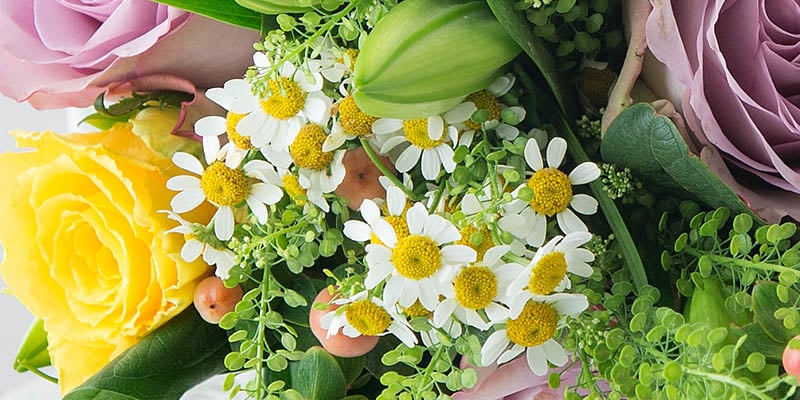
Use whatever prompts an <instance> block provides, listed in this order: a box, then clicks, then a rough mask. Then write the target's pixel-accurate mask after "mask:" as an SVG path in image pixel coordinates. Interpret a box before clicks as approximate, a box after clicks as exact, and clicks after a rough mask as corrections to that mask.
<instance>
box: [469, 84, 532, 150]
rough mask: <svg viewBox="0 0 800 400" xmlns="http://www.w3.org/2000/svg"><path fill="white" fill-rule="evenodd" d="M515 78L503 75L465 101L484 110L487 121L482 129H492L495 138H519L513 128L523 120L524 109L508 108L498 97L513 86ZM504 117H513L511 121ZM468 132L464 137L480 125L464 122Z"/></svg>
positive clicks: (516, 130)
mask: <svg viewBox="0 0 800 400" xmlns="http://www.w3.org/2000/svg"><path fill="white" fill-rule="evenodd" d="M515 81H516V78H515V77H514V75H512V74H505V75H503V76H501V77H499V78H497V79H496V80H495V81H494V82H492V84H491V85H489V87H488V88H486V89H484V90H481V91H478V92H475V93H472V94H470V95H469V96H467V98H466V99H465V101H471V102H473V103H474V104H475V106H476V107H477V109H480V110H485V111H487V112H488V113H489V115H488V116H487V120H486V121H485V122H483V124H482V125H483V127H484V128H485V129H487V130H489V129H493V130H494V131H495V132H496V133H497V136H500V137H501V138H503V139H505V140H514V139H516V137H517V136H519V129H517V127H516V126H515V125H516V123H519V122H520V121H522V120H523V119H525V109H524V108H522V107H519V106H513V107H508V106H506V105H505V104H502V103H501V102H500V100H499V97H500V96H503V95H505V94H506V93H508V91H509V90H511V88H512V87H513V86H514V82H515ZM504 115H508V116H513V118H512V119H513V121H509V120H506V119H504V118H503V116H504ZM465 124H466V127H467V128H468V130H466V131H465V132H464V135H472V134H474V131H475V130H479V129H481V124H478V123H476V122H473V121H472V120H467V121H465Z"/></svg>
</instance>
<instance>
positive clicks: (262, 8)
mask: <svg viewBox="0 0 800 400" xmlns="http://www.w3.org/2000/svg"><path fill="white" fill-rule="evenodd" d="M236 3H238V4H239V5H240V6H242V7H245V8H249V9H251V10H253V11H258V12H260V13H262V14H269V15H275V14H284V13H286V14H291V13H302V12H306V11H311V9H312V8H311V7H312V6H314V5H317V4H319V3H320V0H236Z"/></svg>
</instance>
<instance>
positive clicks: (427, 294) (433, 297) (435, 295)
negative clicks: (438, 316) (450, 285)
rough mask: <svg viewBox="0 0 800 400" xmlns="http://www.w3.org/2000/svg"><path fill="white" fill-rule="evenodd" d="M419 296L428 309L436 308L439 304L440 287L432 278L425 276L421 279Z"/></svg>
mask: <svg viewBox="0 0 800 400" xmlns="http://www.w3.org/2000/svg"><path fill="white" fill-rule="evenodd" d="M416 286H417V287H418V288H419V292H418V293H417V297H418V298H419V302H420V303H421V304H422V306H423V307H425V309H427V310H435V309H436V307H437V306H438V305H439V292H440V291H439V289H437V288H436V286H435V284H434V281H433V279H432V278H425V279H421V280H420V281H419V285H416Z"/></svg>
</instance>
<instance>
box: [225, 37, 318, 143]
mask: <svg viewBox="0 0 800 400" xmlns="http://www.w3.org/2000/svg"><path fill="white" fill-rule="evenodd" d="M253 61H254V62H255V65H256V69H258V70H259V71H260V73H262V74H268V72H269V71H271V69H272V66H271V63H270V61H269V60H268V59H267V56H266V55H265V54H264V53H261V52H258V53H255V54H254V55H253ZM277 72H278V75H279V77H278V78H277V79H269V81H268V82H267V86H268V87H269V92H268V93H267V94H266V95H267V96H268V97H267V98H262V99H260V100H259V104H260V107H256V109H255V110H254V111H253V112H251V113H250V114H248V115H247V116H246V117H244V118H243V119H242V120H241V121H240V122H239V125H237V127H236V128H237V130H238V131H239V133H241V134H242V135H245V136H250V140H251V141H252V143H253V146H256V147H258V148H262V147H264V146H272V147H274V148H276V149H278V150H282V149H285V148H286V147H288V146H289V144H291V143H292V142H293V141H294V138H295V136H297V133H298V132H300V129H301V128H302V127H303V126H304V125H305V124H306V123H309V122H311V123H315V124H318V125H323V126H324V125H326V124H327V121H328V117H329V114H330V107H331V100H330V99H329V98H328V97H327V96H326V95H325V94H323V93H322V85H323V83H324V81H323V79H322V75H320V74H319V72H316V71H313V70H310V68H297V67H295V66H294V65H292V64H291V63H289V62H285V63H283V64H282V65H281V66H280V68H279V69H278V71H277Z"/></svg>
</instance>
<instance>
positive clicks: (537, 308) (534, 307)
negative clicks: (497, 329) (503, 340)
mask: <svg viewBox="0 0 800 400" xmlns="http://www.w3.org/2000/svg"><path fill="white" fill-rule="evenodd" d="M557 325H558V312H557V311H556V309H555V308H553V306H551V305H549V304H546V303H540V302H535V301H529V302H528V303H527V304H525V307H524V308H523V309H522V312H521V313H520V314H519V317H517V319H508V320H506V332H507V334H508V338H509V339H510V340H511V341H512V342H514V343H516V344H518V345H520V346H523V347H533V346H538V345H540V344H542V343H544V342H546V341H548V340H550V338H552V337H553V335H554V334H555V333H556V326H557Z"/></svg>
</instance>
